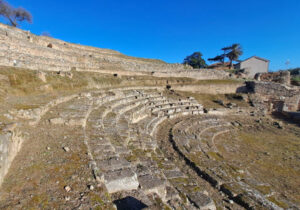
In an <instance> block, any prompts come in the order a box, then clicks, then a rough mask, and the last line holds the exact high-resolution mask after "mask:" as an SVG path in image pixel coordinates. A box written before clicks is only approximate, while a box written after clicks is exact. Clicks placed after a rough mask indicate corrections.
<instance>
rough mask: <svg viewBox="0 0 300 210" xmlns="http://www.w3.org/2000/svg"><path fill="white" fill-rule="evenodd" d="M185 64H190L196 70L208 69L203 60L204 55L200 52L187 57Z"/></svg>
mask: <svg viewBox="0 0 300 210" xmlns="http://www.w3.org/2000/svg"><path fill="white" fill-rule="evenodd" d="M183 64H188V65H190V66H192V67H193V68H194V69H200V68H205V67H207V64H206V62H205V60H204V59H203V58H202V53H200V52H194V53H193V54H192V55H189V56H187V57H186V58H185V59H184V61H183Z"/></svg>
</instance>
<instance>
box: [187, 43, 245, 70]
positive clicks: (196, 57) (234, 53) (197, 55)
mask: <svg viewBox="0 0 300 210" xmlns="http://www.w3.org/2000/svg"><path fill="white" fill-rule="evenodd" d="M221 50H222V51H223V53H222V54H220V55H217V56H215V57H213V58H209V59H208V61H211V62H213V61H215V62H220V63H222V64H223V65H224V64H225V60H226V59H228V60H229V67H230V68H232V67H233V61H239V57H240V56H241V55H242V54H243V50H242V46H241V45H240V44H232V45H230V46H227V47H223V48H222V49H221ZM202 56H203V55H202V53H201V52H194V53H193V54H192V55H189V56H187V57H186V58H185V59H184V60H183V64H187V65H190V66H192V67H193V68H195V69H199V68H206V67H207V66H208V65H207V64H206V62H205V60H204V59H203V58H202Z"/></svg>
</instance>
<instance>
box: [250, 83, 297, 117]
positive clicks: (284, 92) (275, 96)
mask: <svg viewBox="0 0 300 210" xmlns="http://www.w3.org/2000/svg"><path fill="white" fill-rule="evenodd" d="M246 86H247V89H248V91H249V92H251V93H255V94H257V95H258V96H260V98H261V100H262V101H264V102H265V103H268V107H269V111H280V112H281V111H299V105H300V87H296V86H288V85H284V84H280V83H275V82H247V83H246Z"/></svg>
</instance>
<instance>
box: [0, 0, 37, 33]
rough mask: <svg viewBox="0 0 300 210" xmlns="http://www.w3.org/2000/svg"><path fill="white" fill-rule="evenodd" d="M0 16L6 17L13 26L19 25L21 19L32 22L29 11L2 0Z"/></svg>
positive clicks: (0, 1) (0, 2) (0, 0)
mask: <svg viewBox="0 0 300 210" xmlns="http://www.w3.org/2000/svg"><path fill="white" fill-rule="evenodd" d="M0 16H3V17H4V18H6V19H7V20H8V21H9V23H10V24H11V25H12V26H14V27H17V26H19V23H20V22H23V21H27V22H29V23H32V15H31V14H30V12H28V11H27V10H25V9H23V8H21V7H19V8H13V7H12V6H11V5H9V4H8V3H7V2H5V1H3V0H0Z"/></svg>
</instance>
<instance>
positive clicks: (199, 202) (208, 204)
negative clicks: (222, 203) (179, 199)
mask: <svg viewBox="0 0 300 210" xmlns="http://www.w3.org/2000/svg"><path fill="white" fill-rule="evenodd" d="M188 197H189V199H190V200H191V201H192V202H193V203H194V204H195V205H196V206H197V207H198V208H200V209H203V210H216V206H215V203H214V201H213V200H212V199H211V198H210V197H208V196H207V195H205V194H203V193H201V192H193V193H191V194H189V195H188Z"/></svg>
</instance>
